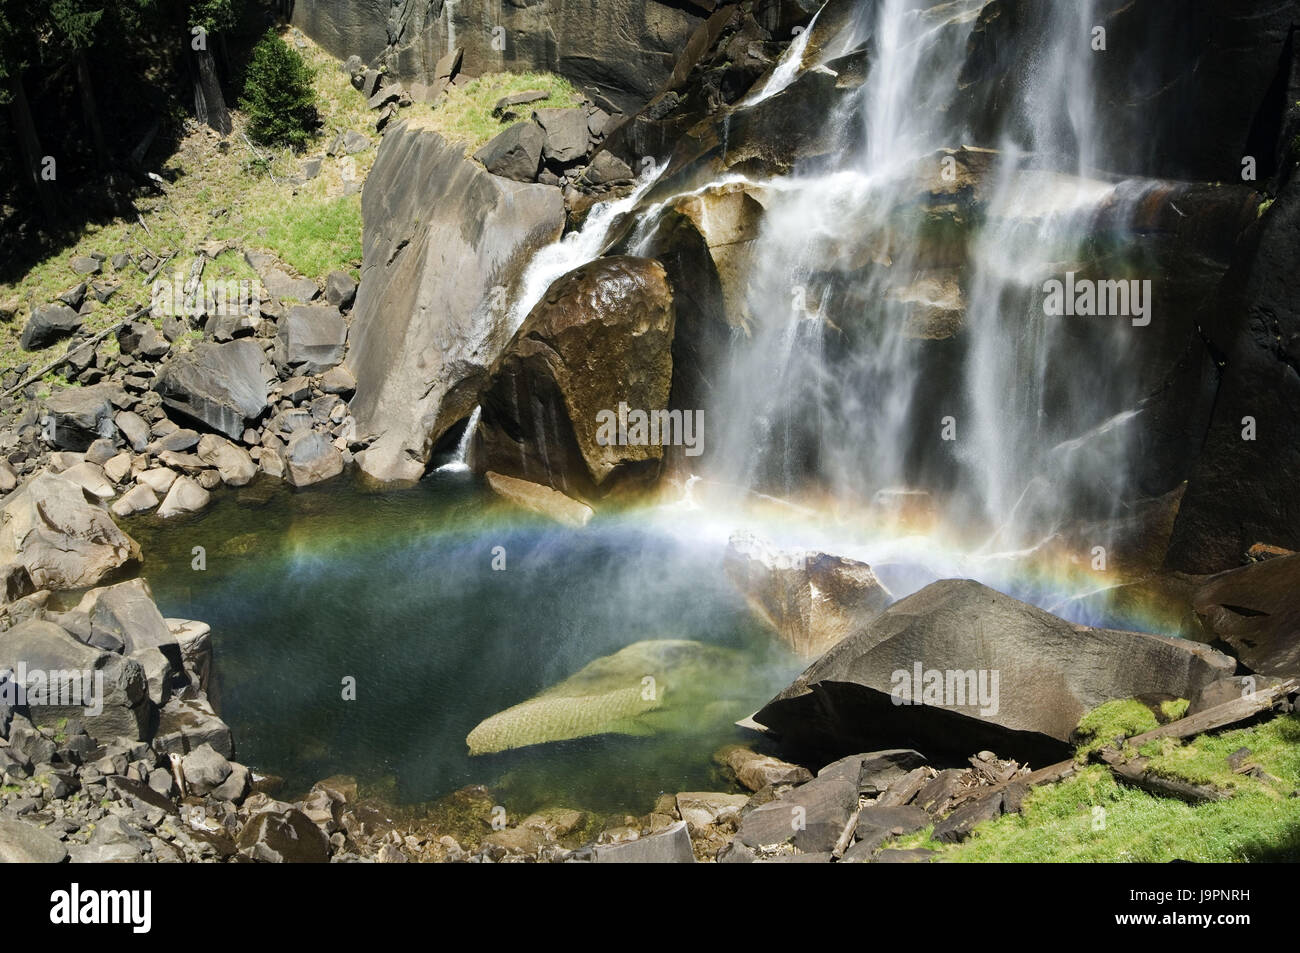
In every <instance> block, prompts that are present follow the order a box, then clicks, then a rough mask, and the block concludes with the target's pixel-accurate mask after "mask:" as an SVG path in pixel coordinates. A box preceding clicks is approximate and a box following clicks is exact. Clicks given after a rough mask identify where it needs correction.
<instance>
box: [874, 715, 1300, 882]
mask: <svg viewBox="0 0 1300 953" xmlns="http://www.w3.org/2000/svg"><path fill="white" fill-rule="evenodd" d="M1103 707H1105V706H1103ZM1241 748H1248V749H1250V752H1251V754H1250V756H1249V757H1248V758H1247V763H1248V764H1255V765H1258V766H1259V767H1260V768H1261V769H1263V771H1264V772H1265V773H1266V774H1268V775H1269V776H1270V777H1271V779H1261V778H1255V777H1251V776H1249V775H1236V774H1233V773H1232V771H1231V769H1230V768H1229V767H1228V763H1227V758H1228V755H1230V754H1232V753H1233V752H1235V751H1237V750H1239V749H1241ZM1143 750H1144V753H1147V752H1148V751H1149V752H1150V755H1149V756H1152V764H1151V766H1152V768H1153V770H1157V771H1158V772H1159V773H1162V774H1165V775H1167V776H1170V777H1178V778H1182V779H1184V780H1188V781H1192V782H1195V783H1200V784H1206V783H1209V784H1215V785H1216V786H1220V787H1223V788H1230V789H1232V790H1233V791H1234V792H1235V796H1234V797H1232V798H1230V799H1228V800H1224V801H1213V802H1210V803H1207V804H1198V805H1195V806H1193V805H1189V804H1184V803H1183V802H1182V801H1178V800H1174V799H1170V798H1160V797H1154V796H1152V795H1150V794H1147V793H1146V792H1144V791H1140V790H1137V789H1136V788H1131V787H1126V786H1124V785H1121V784H1119V783H1117V782H1116V781H1115V778H1114V776H1113V775H1112V774H1111V772H1110V770H1109V769H1108V768H1106V767H1104V766H1102V765H1089V766H1087V767H1084V768H1081V769H1080V770H1079V772H1078V773H1077V774H1076V775H1074V776H1073V777H1071V778H1068V779H1066V780H1065V781H1061V782H1059V783H1057V784H1049V785H1044V786H1042V787H1039V788H1035V789H1034V790H1033V791H1031V792H1030V794H1029V796H1028V797H1027V798H1026V799H1025V806H1024V812H1023V813H1022V814H1014V815H1012V814H1009V815H1004V816H1003V817H1000V818H997V819H996V820H993V821H989V822H988V823H985V824H981V825H980V826H979V827H977V828H976V829H975V832H974V834H973V835H972V836H971V838H970V839H969V840H967V841H966V842H965V843H962V844H956V845H953V844H941V843H938V842H936V841H933V840H932V839H931V837H930V835H931V832H932V829H926V830H923V831H918V832H917V833H915V834H911V835H908V836H906V837H901V838H898V839H897V840H896V841H895V842H894V843H892V844H890V845H889V846H891V847H900V848H908V847H924V848H928V849H930V850H934V851H937V852H938V853H939V854H940V857H939V858H938V859H940V860H943V861H944V862H953V863H987V862H1003V863H1006V862H1010V863H1044V862H1047V863H1059V862H1066V861H1091V862H1105V861H1112V862H1113V861H1122V862H1144V863H1167V862H1168V861H1171V860H1176V859H1181V860H1189V861H1198V862H1203V863H1223V862H1244V861H1296V860H1300V800H1298V799H1297V798H1296V797H1295V796H1294V795H1295V792H1296V791H1297V790H1298V789H1300V715H1295V714H1292V715H1287V716H1284V717H1280V718H1275V719H1273V720H1271V721H1268V722H1264V723H1262V724H1260V725H1256V726H1254V727H1251V728H1241V729H1237V730H1236V731H1228V732H1224V733H1222V734H1218V735H1202V736H1200V737H1198V738H1195V739H1193V740H1192V741H1191V742H1190V743H1188V744H1179V743H1178V742H1177V741H1176V740H1173V739H1161V740H1160V741H1158V742H1152V743H1151V745H1146V746H1143Z"/></svg>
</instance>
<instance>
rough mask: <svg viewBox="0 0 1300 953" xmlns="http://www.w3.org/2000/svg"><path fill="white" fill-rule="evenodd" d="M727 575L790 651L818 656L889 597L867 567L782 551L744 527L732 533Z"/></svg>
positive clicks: (877, 611) (864, 621) (840, 559)
mask: <svg viewBox="0 0 1300 953" xmlns="http://www.w3.org/2000/svg"><path fill="white" fill-rule="evenodd" d="M723 565H724V567H725V569H726V572H727V576H728V577H729V578H730V579H731V581H732V582H733V583H735V585H736V588H738V589H739V590H740V591H741V592H742V593H743V594H744V596H745V598H746V600H747V601H748V602H749V604H750V606H751V607H752V608H753V609H754V611H755V612H756V613H757V614H758V615H759V616H760V617H761V618H763V619H764V620H766V621H767V623H768V624H769V625H771V626H772V628H774V629H775V630H776V631H777V633H779V634H780V636H781V640H782V641H783V642H784V643H785V644H786V645H787V646H789V647H790V649H791V650H792V651H794V652H795V653H797V654H798V655H801V656H803V657H804V658H816V657H817V656H819V655H821V654H822V653H823V652H825V651H826V650H827V649H829V648H830V647H831V646H832V645H835V644H836V643H837V642H839V641H840V640H841V639H843V638H844V637H845V636H847V635H849V634H850V633H852V632H856V631H858V630H859V629H861V628H862V627H864V626H865V625H866V624H867V623H869V622H870V621H871V620H872V619H874V618H876V617H877V616H878V615H880V613H882V612H883V611H884V610H885V606H887V605H889V603H890V602H891V601H892V600H893V597H892V596H891V595H890V594H889V590H887V589H886V588H885V587H884V586H882V585H881V584H880V581H879V580H878V579H877V578H876V575H875V573H873V572H872V571H871V567H870V566H868V565H867V564H866V563H863V562H858V561H857V560H856V559H847V558H845V557H843V556H830V555H827V554H826V553H815V552H783V551H780V550H777V549H775V548H773V547H771V546H770V545H768V544H767V543H766V542H764V541H763V540H760V539H758V538H756V537H754V536H751V535H749V534H747V533H742V534H737V535H735V536H732V537H731V539H730V540H729V541H728V543H727V552H726V556H725V558H724V561H723Z"/></svg>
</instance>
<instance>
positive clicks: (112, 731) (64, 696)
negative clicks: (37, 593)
mask: <svg viewBox="0 0 1300 953" xmlns="http://www.w3.org/2000/svg"><path fill="white" fill-rule="evenodd" d="M20 665H21V666H22V668H21V669H20V668H19V666H20ZM5 668H7V669H10V670H12V671H14V672H18V671H22V672H25V673H26V674H27V701H28V706H29V710H30V711H31V718H32V721H33V722H34V723H35V724H37V725H58V724H59V723H60V722H61V721H63V720H64V719H76V720H79V721H80V722H81V723H82V724H83V725H84V726H85V729H86V733H87V734H89V735H90V736H91V737H93V738H96V739H100V740H107V739H111V738H117V737H126V738H140V737H141V736H142V734H143V733H144V732H145V731H147V730H148V725H149V696H148V684H147V681H146V677H145V672H144V669H143V668H142V667H141V665H140V663H139V662H137V661H136V660H135V659H132V658H125V657H123V656H121V655H118V654H116V653H113V652H103V651H101V650H99V649H97V648H94V647H93V646H90V645H86V644H84V643H82V642H78V641H77V640H76V639H74V638H73V637H72V636H71V635H69V634H68V633H67V632H66V631H64V630H63V629H62V628H60V627H59V626H57V625H55V624H54V623H53V622H46V621H43V620H38V619H28V620H27V621H26V622H23V623H20V624H19V625H16V626H14V627H13V628H12V629H10V630H9V631H8V632H3V633H0V669H5ZM69 673H71V675H69ZM52 688H53V689H55V691H51V689H52ZM38 691H39V692H40V693H41V694H38ZM38 701H39V702H41V703H39V704H38Z"/></svg>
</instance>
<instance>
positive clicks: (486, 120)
mask: <svg viewBox="0 0 1300 953" xmlns="http://www.w3.org/2000/svg"><path fill="white" fill-rule="evenodd" d="M534 89H544V90H546V91H547V92H548V93H549V94H550V95H549V96H548V97H547V98H546V99H543V100H538V101H537V102H535V103H528V104H526V105H524V106H520V107H518V110H517V112H518V113H519V117H520V118H519V120H518V121H520V122H522V121H524V120H526V119H527V118H528V116H529V115H530V114H531V112H532V110H534V109H539V108H547V109H549V108H552V107H566V106H580V105H582V100H583V97H582V94H581V93H579V92H578V91H577V90H575V89H574V88H573V86H572V85H571V84H570V83H569V81H568V80H566V79H564V78H562V77H560V76H556V75H555V74H554V73H489V74H487V75H486V76H480V77H479V78H478V79H475V80H471V81H470V82H468V83H466V84H465V85H464V86H453V87H451V88H449V89H448V90H447V92H446V94H445V95H444V96H443V97H442V98H441V99H440V100H439V101H438V102H437V103H435V104H434V106H433V107H432V109H431V110H430V111H429V113H428V114H427V115H422V116H419V117H418V120H417V121H418V123H419V124H420V125H421V126H424V127H426V128H430V129H433V130H435V131H437V132H438V133H440V134H441V135H442V136H443V137H444V138H445V139H448V140H451V141H455V140H460V141H461V142H464V143H465V144H466V148H465V152H466V154H468V153H471V152H473V151H475V150H476V149H478V148H479V147H480V146H482V145H483V144H484V143H485V142H487V141H488V140H489V139H491V138H492V137H493V136H495V135H497V134H498V133H499V132H501V131H502V130H504V129H507V128H509V127H510V126H512V125H514V122H506V123H503V122H501V120H500V119H497V118H495V117H493V115H492V107H493V106H495V105H496V104H497V101H498V100H500V99H501V98H502V97H503V96H509V95H510V94H512V93H523V92H528V91H530V90H534ZM417 108H419V107H417Z"/></svg>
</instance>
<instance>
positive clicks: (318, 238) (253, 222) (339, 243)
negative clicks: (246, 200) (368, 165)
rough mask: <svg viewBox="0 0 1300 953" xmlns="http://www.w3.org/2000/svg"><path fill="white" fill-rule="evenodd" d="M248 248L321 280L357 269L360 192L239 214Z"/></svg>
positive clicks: (353, 274)
mask: <svg viewBox="0 0 1300 953" xmlns="http://www.w3.org/2000/svg"><path fill="white" fill-rule="evenodd" d="M243 227H244V229H245V230H247V231H251V232H252V234H253V237H251V238H249V239H248V244H249V245H250V246H252V247H256V248H263V249H265V250H267V251H269V252H272V253H273V254H274V255H275V256H276V257H277V258H279V259H280V260H281V261H283V262H284V263H285V264H287V265H289V266H291V267H292V268H293V269H294V270H295V271H297V272H298V273H299V274H300V275H304V276H306V277H308V278H314V279H315V280H317V281H321V280H323V279H324V278H325V276H326V275H328V274H329V273H330V272H331V271H334V270H336V269H338V270H342V271H348V272H350V273H351V274H352V276H353V277H354V278H355V277H358V276H359V275H360V273H361V270H360V269H361V196H360V195H344V196H340V197H338V198H325V199H321V200H312V199H304V198H303V197H299V199H298V200H297V201H296V202H294V203H292V204H290V205H286V206H282V207H279V208H263V209H259V210H255V211H253V212H251V213H250V214H248V215H247V216H246V217H245V218H244V222H243Z"/></svg>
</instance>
